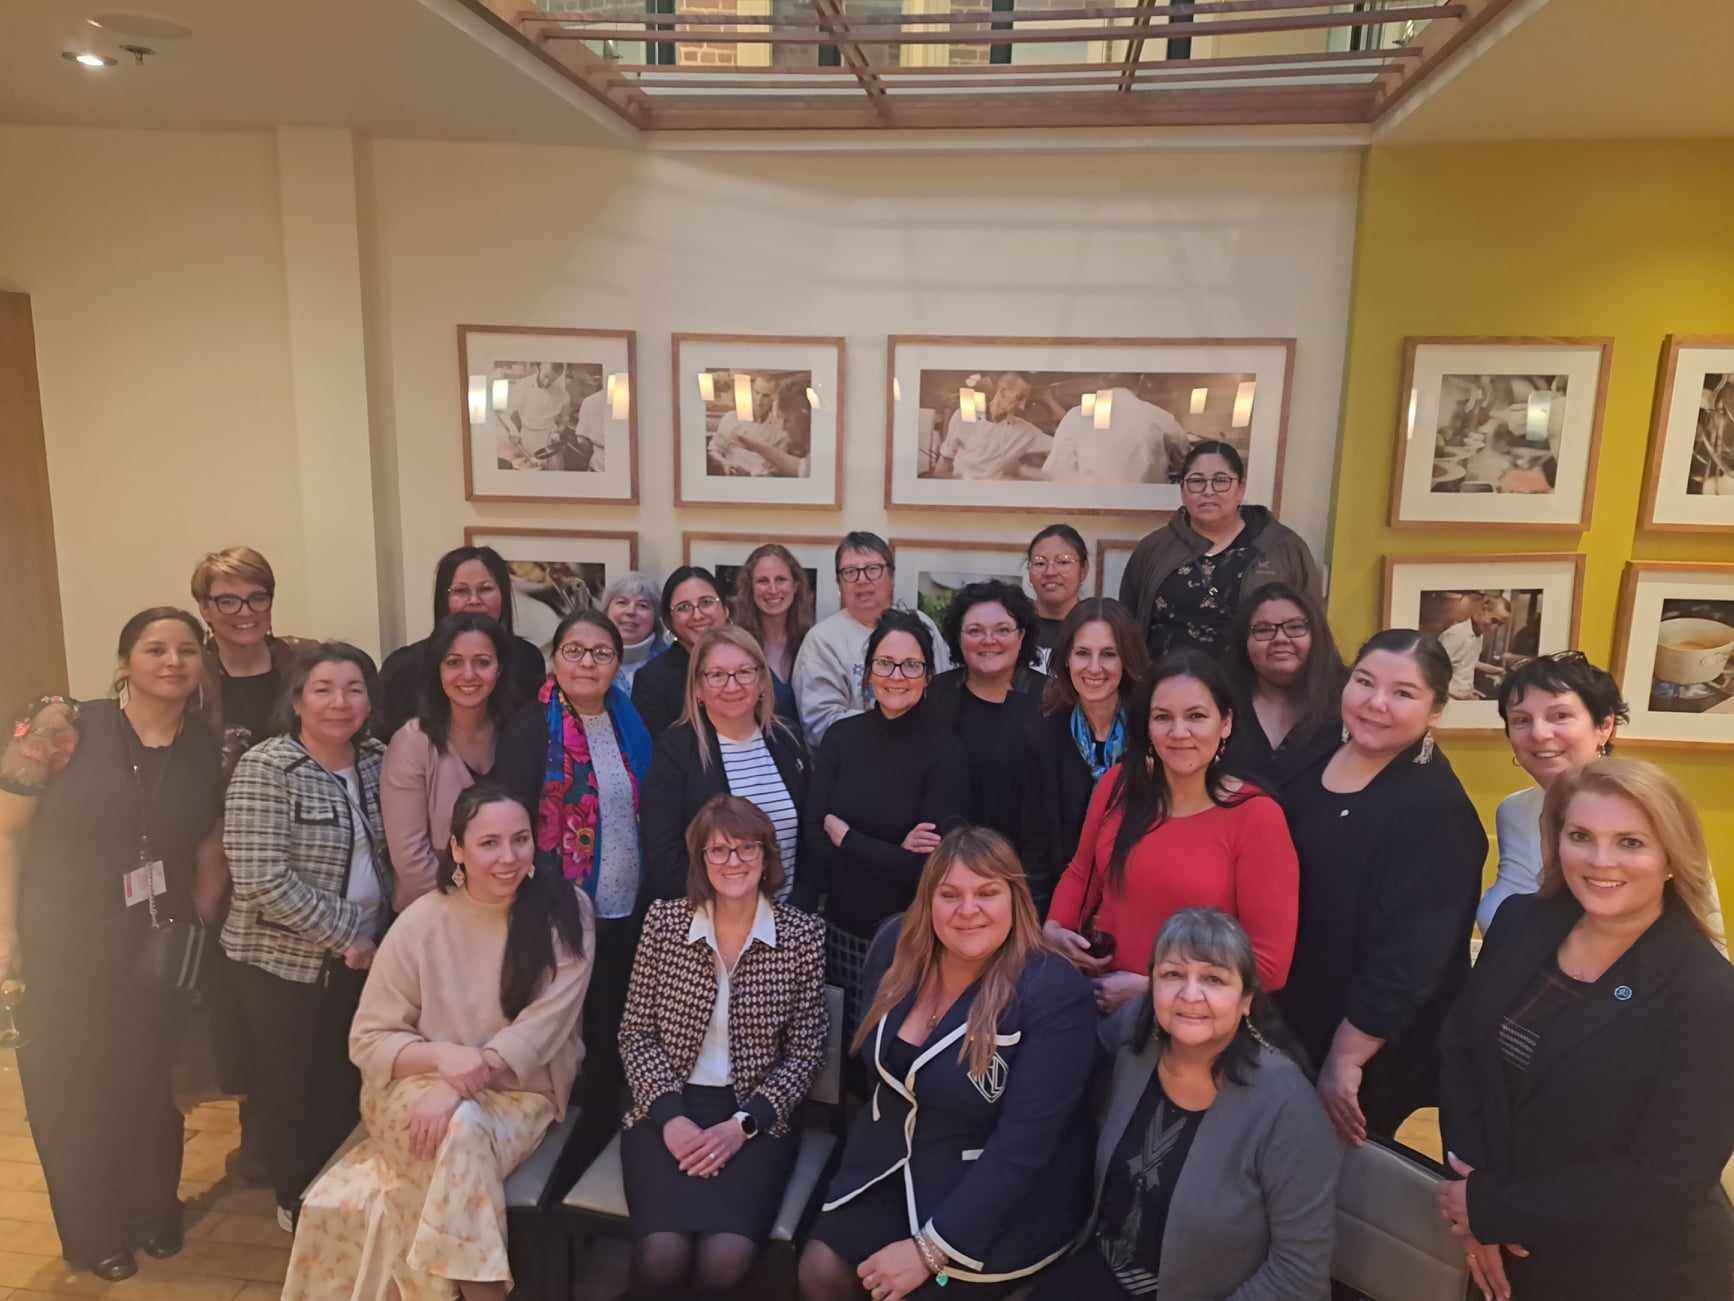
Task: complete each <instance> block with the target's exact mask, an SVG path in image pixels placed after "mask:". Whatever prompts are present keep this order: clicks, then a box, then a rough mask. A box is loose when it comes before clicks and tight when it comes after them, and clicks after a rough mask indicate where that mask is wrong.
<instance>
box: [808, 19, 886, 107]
mask: <svg viewBox="0 0 1734 1301" xmlns="http://www.w3.org/2000/svg"><path fill="white" fill-rule="evenodd" d="M812 5H813V15H814V17H816V18H817V19H818V20H819V22H820V24H821V25H822V26H823V27H824V28H825V32H826V35H828V36H831V37H837V36H840V35H847V34H848V32H849V20H848V19H847V18H845V17H844V16H843V6H842V4H841V3H840V0H812ZM825 44H827V45H830V44H835V45H837V47H838V52H839V54H840V56H841V57H842V60H843V62H844V63H846V64H848V66H849V68H850V70H851V71H853V72H854V74H855V79H856V80H857V81H859V82H860V83H861V89H862V91H863V92H864V93H865V94H866V96H867V101H868V103H870V104H871V105H872V106H873V110H874V112H876V113H877V114H879V115H880V116H881V117H885V116H886V115H887V114H886V106H885V87H884V86H882V85H880V83H879V78H878V77H876V76H875V75H874V73H873V68H872V67H871V65H869V64H868V62H867V56H866V55H865V54H863V53H861V50H860V47H859V46H857V45H853V44H843V43H841V42H838V41H835V40H830V41H826V42H825Z"/></svg>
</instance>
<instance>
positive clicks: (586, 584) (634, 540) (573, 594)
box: [464, 525, 638, 659]
mask: <svg viewBox="0 0 1734 1301" xmlns="http://www.w3.org/2000/svg"><path fill="white" fill-rule="evenodd" d="M464 545H465V546H469V547H492V548H493V549H494V550H495V551H498V552H499V553H500V555H502V556H503V557H505V561H506V568H507V569H509V570H510V571H511V574H512V626H513V627H514V628H515V629H516V630H517V634H518V636H520V637H522V638H523V639H524V640H525V641H528V642H531V643H533V644H534V645H535V646H536V647H537V648H538V649H539V650H540V651H541V652H542V657H543V658H544V659H547V658H548V655H549V653H550V651H551V650H552V646H553V641H554V629H555V628H556V627H557V626H558V625H559V623H560V620H562V619H564V618H565V617H566V616H567V615H568V614H572V613H574V612H575V611H578V610H592V609H597V608H599V607H600V606H601V604H602V593H603V591H604V590H605V589H606V588H607V586H608V584H610V583H612V582H613V581H614V580H615V579H616V578H619V577H620V576H621V575H622V574H624V573H627V572H629V571H631V570H633V569H636V568H637V567H638V534H636V533H592V532H587V531H584V530H580V529H509V528H494V527H492V526H489V525H480V526H475V527H471V528H467V529H465V530H464Z"/></svg>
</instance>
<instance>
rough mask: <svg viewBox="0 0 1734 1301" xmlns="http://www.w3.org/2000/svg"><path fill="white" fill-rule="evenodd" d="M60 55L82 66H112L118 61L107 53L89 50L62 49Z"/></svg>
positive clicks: (69, 61)
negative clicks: (95, 52) (94, 52)
mask: <svg viewBox="0 0 1734 1301" xmlns="http://www.w3.org/2000/svg"><path fill="white" fill-rule="evenodd" d="M60 57H61V58H63V59H65V60H66V61H67V62H68V63H76V64H78V66H79V67H81V68H112V67H114V65H115V62H116V61H115V60H114V59H112V58H110V57H109V56H108V55H106V54H92V53H91V52H90V51H89V50H62V51H61V52H60Z"/></svg>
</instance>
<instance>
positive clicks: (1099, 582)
mask: <svg viewBox="0 0 1734 1301" xmlns="http://www.w3.org/2000/svg"><path fill="white" fill-rule="evenodd" d="M1162 523H1166V521H1161V522H1159V523H1157V524H1155V525H1152V527H1154V528H1160V527H1161V526H1162ZM1138 541H1139V540H1138V539H1137V538H1131V539H1127V538H1097V539H1096V595H1097V596H1111V597H1113V598H1114V599H1115V600H1116V601H1117V600H1119V599H1120V579H1121V578H1122V577H1123V576H1124V575H1125V573H1126V565H1127V563H1128V562H1129V561H1130V560H1131V559H1132V552H1133V551H1135V550H1137V547H1138ZM1109 571H1112V572H1113V582H1109V581H1108V575H1109Z"/></svg>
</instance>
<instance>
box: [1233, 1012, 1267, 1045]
mask: <svg viewBox="0 0 1734 1301" xmlns="http://www.w3.org/2000/svg"><path fill="white" fill-rule="evenodd" d="M1240 1023H1241V1025H1243V1026H1245V1027H1246V1032H1247V1033H1248V1034H1249V1035H1251V1036H1252V1041H1253V1043H1255V1044H1257V1045H1258V1046H1259V1047H1260V1048H1269V1047H1270V1040H1268V1039H1266V1038H1265V1037H1264V1036H1263V1035H1262V1034H1260V1033H1259V1029H1258V1027H1257V1026H1256V1025H1254V1024H1253V1023H1252V1015H1251V1013H1248V1014H1247V1015H1246V1016H1243V1017H1241V1018H1240Z"/></svg>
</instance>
